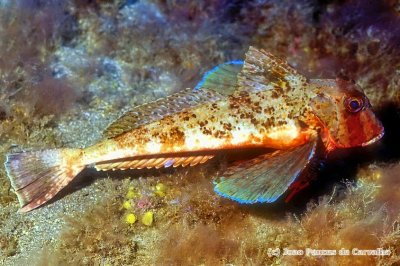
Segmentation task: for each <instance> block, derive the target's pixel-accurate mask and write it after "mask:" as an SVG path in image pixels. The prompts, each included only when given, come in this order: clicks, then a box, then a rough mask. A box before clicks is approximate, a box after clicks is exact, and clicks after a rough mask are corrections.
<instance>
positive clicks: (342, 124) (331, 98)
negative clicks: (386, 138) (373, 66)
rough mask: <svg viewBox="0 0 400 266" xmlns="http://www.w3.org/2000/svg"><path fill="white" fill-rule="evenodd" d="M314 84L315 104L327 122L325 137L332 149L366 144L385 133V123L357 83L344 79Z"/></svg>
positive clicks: (312, 102) (322, 120) (318, 112)
mask: <svg viewBox="0 0 400 266" xmlns="http://www.w3.org/2000/svg"><path fill="white" fill-rule="evenodd" d="M311 83H312V84H313V85H315V89H316V93H317V96H316V97H314V98H313V99H312V101H311V107H312V109H313V112H314V114H315V115H316V116H317V117H318V118H319V120H320V121H321V123H322V125H323V138H325V139H324V142H325V144H326V145H327V147H328V148H329V149H330V148H349V147H356V146H365V145H368V144H371V143H373V142H375V141H377V140H378V139H380V138H381V137H382V136H383V133H384V129H383V126H382V124H381V122H380V121H379V120H378V119H377V118H376V116H375V114H374V113H373V112H372V110H371V105H370V103H369V100H368V98H367V97H366V96H365V95H364V93H362V92H361V90H360V89H359V88H358V87H357V86H356V85H355V84H353V83H351V82H348V81H344V80H340V79H337V80H311Z"/></svg>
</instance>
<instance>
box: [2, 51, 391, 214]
mask: <svg viewBox="0 0 400 266" xmlns="http://www.w3.org/2000/svg"><path fill="white" fill-rule="evenodd" d="M383 133H384V129H383V127H382V125H381V123H380V121H379V120H378V119H377V118H376V117H375V115H374V113H373V112H372V110H371V106H370V104H369V101H368V99H367V97H366V96H365V95H364V94H363V93H362V92H361V90H360V89H359V88H358V87H357V86H356V85H355V84H353V83H351V82H348V81H344V80H339V79H336V80H330V79H328V80H319V79H309V80H308V79H307V78H305V77H304V76H303V75H301V74H299V73H298V72H297V71H296V70H295V69H293V68H292V67H291V66H289V64H288V63H286V62H285V61H283V60H281V59H279V58H276V57H275V56H273V55H272V54H270V53H268V52H266V51H264V50H258V49H256V48H254V47H250V49H249V51H248V52H247V53H246V58H245V61H244V62H241V61H231V62H227V63H225V64H222V65H220V66H218V67H216V68H214V69H213V70H211V71H209V72H208V73H207V74H206V75H205V76H204V77H203V79H202V81H201V82H200V83H199V85H198V86H196V88H195V89H194V90H189V89H187V90H184V91H182V92H179V93H176V94H174V95H171V96H169V97H167V98H164V99H159V100H157V101H155V102H151V103H148V104H144V105H141V106H138V107H135V108H133V109H132V110H130V111H129V112H127V113H126V114H124V115H123V116H122V117H121V118H119V119H118V120H117V121H116V122H114V123H112V124H111V125H110V127H109V128H108V129H107V130H106V131H105V134H104V138H103V139H102V140H100V141H99V142H98V143H97V144H95V145H93V146H90V147H87V148H81V149H79V148H78V149H70V148H61V149H52V150H42V151H32V152H20V153H14V154H9V155H8V156H7V160H6V162H5V167H6V170H7V174H8V177H9V179H10V181H11V185H12V187H13V189H14V191H15V193H16V194H17V196H18V200H19V202H20V205H21V207H22V208H21V211H23V212H26V211H30V210H32V209H35V208H37V207H39V206H40V205H42V204H44V203H46V202H47V201H49V200H50V199H51V198H53V197H54V196H55V195H56V194H57V193H58V192H59V191H60V190H62V189H63V188H64V187H65V186H67V185H68V183H70V182H71V181H72V180H73V179H74V177H76V176H77V175H78V174H79V173H80V172H81V171H82V170H83V169H84V168H89V167H94V168H96V169H97V170H104V171H106V170H111V169H113V170H115V169H120V170H124V169H142V168H160V167H170V166H173V167H177V166H188V165H189V166H194V165H197V164H202V163H205V162H206V161H208V160H210V159H212V158H213V157H215V156H216V155H217V154H221V153H229V152H232V151H235V150H238V149H240V150H247V149H257V148H268V149H265V150H266V151H268V152H266V153H264V154H261V155H259V156H258V157H256V158H253V159H249V160H247V161H242V162H240V163H235V164H233V165H232V166H231V167H230V168H228V169H227V171H226V172H225V173H224V175H223V177H220V178H218V179H217V180H216V181H214V186H215V187H214V190H215V191H216V193H218V194H219V195H221V196H223V197H228V198H230V199H233V200H235V201H238V202H241V203H256V202H269V203H270V202H274V201H276V200H277V199H278V198H279V197H280V196H282V195H283V194H284V193H285V192H286V191H288V190H289V191H292V192H293V191H294V192H296V191H298V190H299V189H301V187H302V186H303V185H304V184H303V183H302V182H301V180H300V181H299V177H300V175H301V173H303V172H305V169H306V168H307V166H308V165H310V162H311V161H312V159H313V158H314V157H315V154H316V147H317V143H318V142H321V143H323V145H322V146H323V148H324V149H323V150H324V151H325V153H328V152H330V151H332V150H334V149H336V148H349V147H355V146H365V145H368V144H371V143H373V142H375V141H377V140H378V139H380V138H381V137H382V136H383ZM319 140H322V141H319Z"/></svg>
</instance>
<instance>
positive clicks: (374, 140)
mask: <svg viewBox="0 0 400 266" xmlns="http://www.w3.org/2000/svg"><path fill="white" fill-rule="evenodd" d="M383 135H385V131H384V130H383V129H382V132H381V133H380V134H379V135H378V136H376V137H375V138H372V139H371V140H369V141H367V142H364V143H363V144H361V146H362V147H365V146H368V145H370V144H372V143H374V142H377V141H378V140H380V139H381V138H382V137H383Z"/></svg>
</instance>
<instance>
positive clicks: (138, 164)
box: [95, 155, 214, 171]
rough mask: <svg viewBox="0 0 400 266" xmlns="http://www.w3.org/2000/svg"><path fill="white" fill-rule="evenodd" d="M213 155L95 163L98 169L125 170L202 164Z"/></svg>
mask: <svg viewBox="0 0 400 266" xmlns="http://www.w3.org/2000/svg"><path fill="white" fill-rule="evenodd" d="M213 157H214V155H197V156H196V155H195V156H176V157H173V156H170V157H156V158H146V159H133V160H129V161H121V162H113V163H103V164H102V163H99V164H96V165H95V168H96V170H98V171H108V170H125V169H144V168H147V169H150V168H156V169H158V168H161V167H165V168H167V167H170V166H173V167H178V166H183V167H185V166H187V165H190V166H195V165H197V164H203V163H205V162H206V161H208V160H210V159H211V158H213Z"/></svg>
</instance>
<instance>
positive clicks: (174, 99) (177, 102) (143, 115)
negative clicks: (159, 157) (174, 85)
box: [103, 89, 223, 138]
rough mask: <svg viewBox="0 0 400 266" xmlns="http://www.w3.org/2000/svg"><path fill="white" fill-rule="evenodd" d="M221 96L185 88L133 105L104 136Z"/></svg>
mask: <svg viewBox="0 0 400 266" xmlns="http://www.w3.org/2000/svg"><path fill="white" fill-rule="evenodd" d="M222 97H223V96H221V95H220V94H218V93H217V92H214V91H208V90H204V91H203V90H199V91H193V90H192V89H186V90H183V91H181V92H178V93H175V94H172V95H170V96H168V97H166V98H162V99H158V100H156V101H154V102H150V103H146V104H143V105H139V106H137V107H134V108H133V109H131V110H130V111H128V112H126V113H125V114H123V115H122V116H121V117H120V118H119V119H117V120H116V121H115V122H113V123H112V124H111V125H110V126H109V127H108V128H107V129H106V130H105V131H104V133H103V135H104V137H106V138H113V137H116V136H118V135H121V134H123V133H125V132H128V131H130V130H132V129H134V128H137V127H139V126H142V125H145V124H148V123H151V122H154V121H157V120H159V119H162V118H163V117H165V116H168V115H173V114H176V113H179V112H182V111H185V110H187V109H189V108H192V107H195V106H198V105H201V104H205V103H210V102H215V101H218V100H220V99H222Z"/></svg>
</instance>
